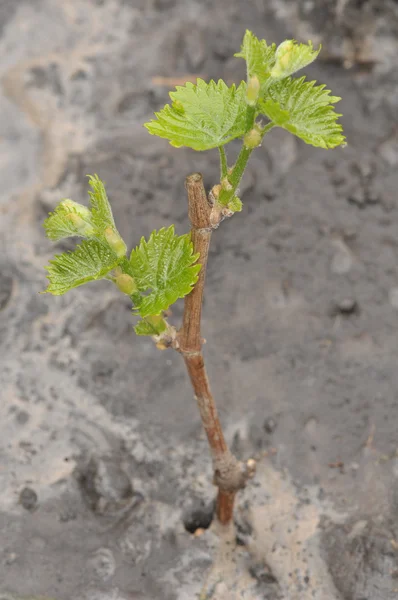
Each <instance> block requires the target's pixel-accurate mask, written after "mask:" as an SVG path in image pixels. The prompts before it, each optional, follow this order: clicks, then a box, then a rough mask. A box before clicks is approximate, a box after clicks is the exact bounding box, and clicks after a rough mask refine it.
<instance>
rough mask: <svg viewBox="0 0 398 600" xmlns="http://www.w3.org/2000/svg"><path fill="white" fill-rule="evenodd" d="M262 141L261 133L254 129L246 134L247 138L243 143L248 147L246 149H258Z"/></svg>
mask: <svg viewBox="0 0 398 600" xmlns="http://www.w3.org/2000/svg"><path fill="white" fill-rule="evenodd" d="M261 140H262V135H261V132H260V131H259V130H258V129H257V128H256V127H253V129H251V130H250V131H248V133H246V135H245V137H244V138H243V143H244V145H245V146H246V148H251V149H253V148H257V146H259V145H260V144H261Z"/></svg>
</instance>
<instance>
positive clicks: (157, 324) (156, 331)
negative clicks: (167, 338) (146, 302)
mask: <svg viewBox="0 0 398 600" xmlns="http://www.w3.org/2000/svg"><path fill="white" fill-rule="evenodd" d="M166 329H167V323H166V321H165V320H164V319H163V317H162V316H161V315H153V316H151V317H146V318H145V319H141V320H140V321H138V323H137V325H136V326H135V327H134V331H135V332H136V334H137V335H160V334H161V333H163V332H164V331H166Z"/></svg>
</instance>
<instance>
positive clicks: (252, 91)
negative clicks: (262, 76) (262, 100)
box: [246, 75, 260, 106]
mask: <svg viewBox="0 0 398 600" xmlns="http://www.w3.org/2000/svg"><path fill="white" fill-rule="evenodd" d="M259 93H260V81H259V79H258V77H257V75H253V76H252V77H250V79H249V82H248V84H247V90H246V104H248V105H249V106H256V104H257V100H258V95H259Z"/></svg>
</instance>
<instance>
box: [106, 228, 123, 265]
mask: <svg viewBox="0 0 398 600" xmlns="http://www.w3.org/2000/svg"><path fill="white" fill-rule="evenodd" d="M104 235H105V239H106V241H107V242H108V244H109V246H110V247H111V248H112V250H113V252H114V253H115V254H116V256H118V257H119V258H121V257H122V256H124V255H125V254H126V251H127V246H126V244H125V243H124V241H123V240H122V238H121V237H120V235H119V233H118V232H117V231H114V230H113V229H112V227H107V228H106V229H105V231H104Z"/></svg>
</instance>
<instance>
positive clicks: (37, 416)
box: [0, 0, 398, 600]
mask: <svg viewBox="0 0 398 600" xmlns="http://www.w3.org/2000/svg"><path fill="white" fill-rule="evenodd" d="M246 28H249V29H251V30H252V31H253V32H254V33H255V34H256V35H257V36H259V37H261V38H266V40H267V41H268V42H276V43H277V44H278V43H280V42H281V41H283V40H284V39H286V38H295V39H298V40H299V41H305V42H306V41H307V40H309V39H311V40H312V41H313V42H314V44H315V45H317V44H319V43H322V52H321V54H320V57H319V59H318V60H317V61H316V63H315V64H312V65H310V66H309V67H308V68H307V69H306V70H305V73H306V74H307V76H308V77H309V78H310V79H316V80H318V81H319V82H320V83H326V85H327V87H328V88H330V89H331V90H332V93H333V94H334V95H338V96H341V97H342V100H341V102H340V103H339V104H338V105H337V108H338V111H339V112H341V113H342V114H343V117H342V119H341V121H342V123H343V126H344V129H345V134H346V136H347V141H348V145H347V147H346V148H344V149H337V150H330V151H324V150H319V149H315V148H312V147H310V146H306V145H305V144H304V143H302V142H301V141H299V140H296V139H295V138H294V137H293V136H291V135H290V134H288V133H287V132H285V131H283V130H273V131H272V132H271V133H270V134H269V135H268V136H267V138H266V140H265V143H264V144H263V147H262V148H260V149H258V150H257V151H256V152H255V154H254V158H253V159H252V161H251V163H250V165H249V168H248V170H247V172H246V174H245V177H244V181H243V184H242V186H241V194H240V195H241V198H242V201H243V203H244V208H243V212H242V213H240V214H237V215H235V216H234V218H233V219H230V220H228V221H227V222H225V223H223V224H222V226H221V227H220V229H219V230H218V231H217V232H216V233H215V234H214V236H213V241H212V250H211V255H210V259H209V267H208V279H207V288H206V298H205V305H204V315H203V335H204V337H205V338H206V340H207V344H206V346H205V355H206V359H207V362H208V368H209V375H210V378H211V382H212V386H213V391H214V394H215V397H216V400H217V402H218V404H219V407H220V414H221V417H222V421H223V424H224V425H225V427H226V432H227V437H228V440H229V442H230V443H231V444H232V446H233V449H234V451H235V452H236V453H237V454H238V456H239V457H240V458H248V457H249V456H255V457H256V458H257V459H258V460H259V464H260V465H261V461H265V462H264V464H265V465H266V468H267V469H268V470H269V472H272V473H274V474H276V475H275V477H279V476H280V474H282V473H283V477H284V478H287V480H289V481H290V482H291V487H290V488H289V489H290V492H289V493H291V499H292V504H291V506H293V507H295V508H294V510H293V509H292V510H293V512H291V515H290V516H291V517H292V518H293V516H294V515H295V514H296V513H295V512H294V511H295V510H296V509H297V507H299V506H301V505H302V504H303V503H304V504H305V503H306V504H307V505H311V506H312V507H313V510H314V511H315V512H314V514H315V515H316V516H315V517H313V518H314V519H315V520H314V521H313V523H315V529H314V532H313V536H315V537H313V538H311V539H315V538H316V540H317V542H316V543H317V546H316V548H317V549H316V550H313V552H314V555H315V554H316V556H317V557H318V558H317V560H318V559H319V561H322V564H323V565H324V567H325V569H326V570H327V572H328V574H329V575H328V576H330V581H331V584H330V585H331V586H332V587H331V588H330V589H332V588H333V594H334V595H332V594H329V595H319V596H318V595H317V593H318V592H317V591H316V590H317V589H318V588H315V593H314V594H315V595H313V596H311V598H312V597H314V598H319V599H320V600H326V598H327V599H328V600H329V599H333V598H335V599H339V598H340V599H344V600H364V599H365V598H368V599H369V600H390V599H393V598H396V594H397V588H398V583H397V580H396V579H395V580H394V577H392V576H391V575H394V573H397V572H398V571H397V566H398V565H397V564H396V559H397V552H396V551H397V548H398V542H397V541H396V540H397V539H398V532H397V515H398V481H397V477H398V460H397V433H396V432H397V429H398V371H397V358H398V336H397V333H398V327H397V319H398V266H397V264H398V261H397V259H398V212H397V189H398V172H397V166H398V119H397V117H398V63H397V55H398V38H397V33H398V4H397V2H396V0H384V1H383V2H382V1H380V0H319V1H316V2H315V1H313V0H299V1H294V0H269V1H268V2H267V1H266V0H246V1H241V2H238V1H236V0H218V1H211V0H207V1H206V0H201V1H199V0H198V1H194V0H185V1H184V0H97V1H94V0H25V1H24V0H0V181H1V188H0V236H1V238H0V248H1V255H0V353H1V367H0V396H1V402H0V415H1V418H0V490H1V491H0V598H1V600H3V599H7V600H9V599H16V598H21V597H23V598H27V597H29V596H30V597H31V596H32V595H33V596H36V597H46V598H53V599H56V600H70V599H72V598H73V599H76V600H77V599H79V600H80V599H82V600H97V599H98V600H108V599H109V600H111V599H112V600H128V599H141V600H142V599H144V600H145V599H146V600H152V599H153V600H164V599H166V600H174V599H177V600H184V599H188V598H193V597H196V596H195V594H196V593H197V592H198V590H199V589H200V582H201V581H202V579H203V576H204V573H205V572H206V569H207V568H208V566H209V564H210V562H211V556H212V550H211V543H210V541H208V539H207V537H206V535H207V534H204V535H202V536H197V537H194V536H191V535H190V533H188V532H191V533H192V532H194V531H196V529H197V528H198V527H199V528H200V529H206V527H208V525H209V524H210V521H211V515H212V500H213V497H214V488H213V487H212V485H211V465H210V460H209V454H208V449H207V446H206V441H205V439H204V437H203V433H202V429H201V424H200V420H199V416H198V413H197V408H196V405H195V402H194V399H193V395H192V391H191V389H190V385H189V382H188V380H187V377H186V374H185V371H184V366H183V364H182V361H181V358H180V357H179V356H178V355H177V354H176V353H172V352H159V351H157V350H156V348H155V346H154V344H153V343H152V342H151V340H150V339H140V338H137V337H136V336H135V334H134V332H133V329H132V324H133V318H132V315H131V310H130V306H129V302H128V301H126V300H124V298H122V297H121V295H120V294H118V292H117V290H116V288H115V289H114V288H113V287H111V285H110V284H109V283H108V282H98V283H96V284H94V283H93V284H89V285H87V286H84V287H82V288H80V289H78V290H73V291H71V292H70V293H68V294H67V295H66V296H64V297H57V298H54V297H47V296H45V295H39V292H40V291H42V290H43V289H45V287H46V278H45V271H44V268H43V267H44V265H45V264H46V263H47V262H48V260H49V259H50V258H51V256H52V255H53V254H54V253H55V252H61V251H64V250H65V249H68V248H72V247H73V246H74V243H75V242H74V241H73V240H72V241H71V240H67V241H66V242H64V241H62V242H59V243H57V244H53V243H50V242H49V241H48V240H47V239H46V238H45V235H44V230H43V228H42V223H43V220H44V219H45V217H46V215H47V213H48V212H49V211H51V210H52V209H53V208H54V206H55V205H56V204H57V203H58V202H59V200H60V199H62V198H72V199H73V200H76V201H77V202H82V203H86V202H87V179H86V175H87V174H88V173H98V174H99V176H100V177H101V178H102V179H103V180H104V181H105V182H106V185H107V190H108V194H109V197H110V199H111V202H112V207H113V211H114V215H115V220H116V224H117V226H118V228H119V231H120V232H121V234H122V236H123V237H124V238H125V240H126V242H127V243H128V244H129V245H130V247H132V246H134V245H136V244H137V243H138V242H139V239H140V237H141V236H142V235H145V236H147V235H148V234H149V233H150V232H151V231H152V230H153V229H155V228H159V227H161V226H168V225H170V224H172V223H174V224H175V225H176V229H177V232H178V233H184V232H186V231H187V230H188V228H189V223H188V219H187V202H186V196H185V191H184V178H185V177H186V175H188V174H189V173H191V172H193V171H201V172H202V173H203V176H204V179H205V184H206V187H207V189H210V187H211V186H212V185H213V184H214V183H216V182H217V179H218V177H219V174H218V156H217V152H216V151H210V152H206V153H195V152H193V151H190V150H186V149H174V148H172V147H171V146H169V145H168V144H167V142H165V141H163V140H160V139H158V138H155V137H151V136H150V135H149V134H148V132H147V131H146V130H145V129H144V128H143V127H142V124H143V123H144V122H145V121H147V120H148V119H150V118H151V115H152V114H153V111H155V110H157V109H159V108H160V107H162V106H163V105H164V104H165V103H166V102H167V101H168V92H169V90H170V89H172V88H173V87H174V86H175V85H179V84H183V83H184V82H185V81H187V80H192V81H195V80H196V78H197V77H202V78H204V79H206V80H209V79H211V78H214V79H218V78H223V79H224V80H226V81H227V82H228V83H232V82H239V81H240V80H241V79H242V78H245V65H244V62H243V61H242V60H238V59H235V58H233V54H234V52H237V51H238V50H239V47H240V43H241V40H242V37H243V34H244V31H245V29H246ZM234 150H236V148H234V147H232V150H231V151H230V155H229V156H230V160H231V159H232V160H233V153H234ZM231 162H232V161H231ZM181 315H182V305H181V304H177V305H176V306H175V307H174V308H173V316H172V317H171V319H170V320H171V321H172V322H173V323H174V324H175V325H177V324H178V323H179V322H180V319H181ZM262 473H263V472H262V471H261V468H260V469H259V475H258V478H257V480H256V481H255V482H253V484H252V486H251V487H250V489H249V490H248V491H247V492H245V493H246V494H247V495H246V500H248V502H249V503H250V501H251V497H252V496H251V494H253V490H254V489H255V486H259V487H261V489H263V491H264V494H265V496H264V498H266V499H267V500H266V501H267V502H272V501H273V502H275V503H276V505H278V503H279V502H281V504H280V506H282V499H280V498H279V496H278V494H279V493H280V490H279V491H278V489H279V488H278V487H277V486H276V487H274V488H272V489H271V487H270V486H271V483H270V481H271V479H272V478H268V479H267V478H266V477H262V475H261V474H262ZM267 481H268V483H267ZM278 481H279V480H278ZM253 486H254V487H253ZM264 501H265V500H264ZM242 502H243V500H242ZM242 506H243V504H242ZM289 506H290V504H289ZM242 510H243V508H242ZM289 510H290V509H289ZM286 514H287V513H286ZM292 515H293V516H292ZM286 518H288V517H287V516H286ZM275 543H279V542H278V540H276V541H275ZM311 543H312V542H311ZM288 546H289V544H288ZM289 551H291V552H293V550H292V549H291V548H290V549H289ZM266 562H267V561H266V560H265V563H266ZM317 564H318V563H317ZM267 568H268V567H267ZM267 568H265V567H264V565H263V566H262V568H260V569H258V568H256V569H252V571H251V577H252V583H253V586H254V588H253V589H255V590H256V591H255V592H253V594H254V595H246V596H242V597H246V598H272V599H276V598H284V599H285V600H287V599H289V600H296V598H297V599H298V598H300V600H305V599H306V598H307V596H306V595H305V593H307V592H304V591H303V590H304V589H307V588H308V586H310V585H311V576H312V575H311V573H307V574H305V575H303V578H304V579H303V581H304V583H302V584H300V585H302V586H304V587H302V589H301V588H299V587H297V588H295V591H292V589H290V588H289V585H291V584H290V583H289V582H286V581H284V575H283V573H284V569H281V572H282V575H281V576H280V577H279V576H278V575H275V570H274V572H273V574H272V572H271V571H272V569H271V571H269V569H268V570H267ZM314 568H315V567H314ZM275 569H276V572H277V571H278V567H277V566H276V567H275ZM309 570H311V569H309ZM312 573H313V572H312ZM286 578H287V572H286ZM305 578H307V579H308V581H309V582H310V583H308V581H307V580H306V579H305ZM305 586H307V588H306V587H305ZM299 589H301V592H300V594H301V595H299V596H295V595H294V594H295V593H299V592H298V591H297V590H299ZM308 589H309V588H308ZM289 590H290V592H289ZM256 594H257V595H256ZM289 594H290V595H289ZM308 597H309V596H308ZM228 598H230V596H229V597H228Z"/></svg>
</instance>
